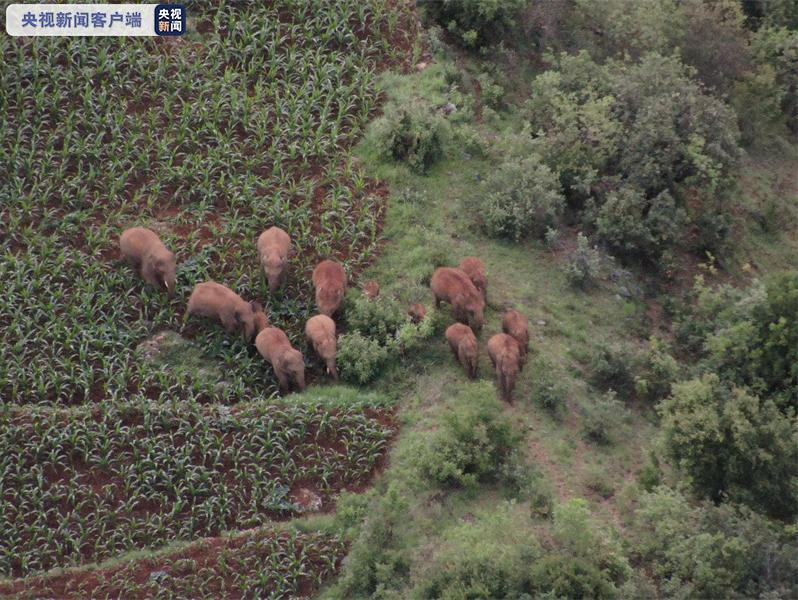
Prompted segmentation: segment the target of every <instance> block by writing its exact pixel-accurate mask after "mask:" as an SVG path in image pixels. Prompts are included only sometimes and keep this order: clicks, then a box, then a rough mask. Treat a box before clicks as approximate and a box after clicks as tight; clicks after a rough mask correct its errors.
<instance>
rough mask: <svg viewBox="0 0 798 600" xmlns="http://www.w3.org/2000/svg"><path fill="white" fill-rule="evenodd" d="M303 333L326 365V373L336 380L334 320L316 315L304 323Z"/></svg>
mask: <svg viewBox="0 0 798 600" xmlns="http://www.w3.org/2000/svg"><path fill="white" fill-rule="evenodd" d="M305 335H306V336H307V338H308V340H310V342H311V344H313V349H314V350H315V351H316V354H318V355H319V356H320V357H321V359H322V360H323V361H324V362H325V364H326V365H327V373H329V374H330V375H332V378H333V379H335V380H336V381H338V369H337V368H336V366H335V355H336V352H337V344H336V339H335V321H333V320H332V319H331V318H330V317H328V316H327V315H316V316H315V317H311V318H310V319H308V322H307V323H305Z"/></svg>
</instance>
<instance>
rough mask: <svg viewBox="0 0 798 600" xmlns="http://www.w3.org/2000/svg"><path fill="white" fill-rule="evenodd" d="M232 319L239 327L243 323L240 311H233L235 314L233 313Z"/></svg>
mask: <svg viewBox="0 0 798 600" xmlns="http://www.w3.org/2000/svg"><path fill="white" fill-rule="evenodd" d="M233 317H234V318H235V320H236V323H237V324H238V325H241V323H243V322H244V320H243V318H242V316H241V311H238V310H237V311H235V312H234V313H233Z"/></svg>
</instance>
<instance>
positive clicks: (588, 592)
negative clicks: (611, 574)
mask: <svg viewBox="0 0 798 600" xmlns="http://www.w3.org/2000/svg"><path fill="white" fill-rule="evenodd" d="M530 580H531V586H530V587H532V589H533V590H534V591H535V592H537V593H538V594H543V595H544V596H545V597H552V598H574V599H582V598H584V599H585V600H587V599H592V598H615V597H617V595H618V592H617V589H616V588H615V586H614V585H613V584H612V582H611V581H609V580H608V578H607V576H606V575H605V574H604V573H603V572H602V571H601V569H599V568H598V567H596V566H594V565H592V564H590V562H589V561H587V560H585V559H582V558H577V557H573V556H566V555H563V554H550V555H548V556H545V557H543V558H542V559H540V560H538V561H537V562H536V563H534V564H533V565H532V571H531V573H530ZM494 597H495V596H494Z"/></svg>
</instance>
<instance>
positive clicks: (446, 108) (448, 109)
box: [443, 102, 457, 116]
mask: <svg viewBox="0 0 798 600" xmlns="http://www.w3.org/2000/svg"><path fill="white" fill-rule="evenodd" d="M456 112H457V107H456V106H455V105H454V104H452V103H451V102H447V103H446V104H444V105H443V114H445V115H446V116H449V115H451V114H453V113H456Z"/></svg>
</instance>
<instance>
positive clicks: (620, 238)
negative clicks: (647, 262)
mask: <svg viewBox="0 0 798 600" xmlns="http://www.w3.org/2000/svg"><path fill="white" fill-rule="evenodd" d="M591 206H593V208H592V209H588V210H587V211H586V213H585V214H586V217H587V220H588V223H593V224H594V225H595V228H596V233H597V234H598V236H599V238H600V239H601V240H603V241H604V242H606V243H607V244H609V246H610V247H611V248H612V249H614V250H616V251H619V252H622V253H626V254H638V255H643V256H649V257H657V256H658V255H659V254H660V253H661V252H663V251H664V250H666V249H667V248H669V247H671V246H673V244H674V243H676V242H677V241H678V239H679V236H680V235H681V231H682V230H683V228H684V223H685V221H686V218H687V214H686V212H685V211H684V209H682V208H680V207H678V206H677V205H676V201H675V200H674V199H673V196H671V195H670V193H668V192H667V191H664V192H660V193H659V194H657V195H656V196H655V197H653V198H650V199H649V198H646V196H645V194H643V193H642V192H641V191H639V190H637V189H635V188H634V187H632V186H630V185H623V186H621V187H620V188H619V189H617V190H614V191H612V192H609V193H608V194H607V195H606V197H605V198H604V200H603V201H602V202H601V203H600V205H599V206H598V207H595V205H592V204H591Z"/></svg>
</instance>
